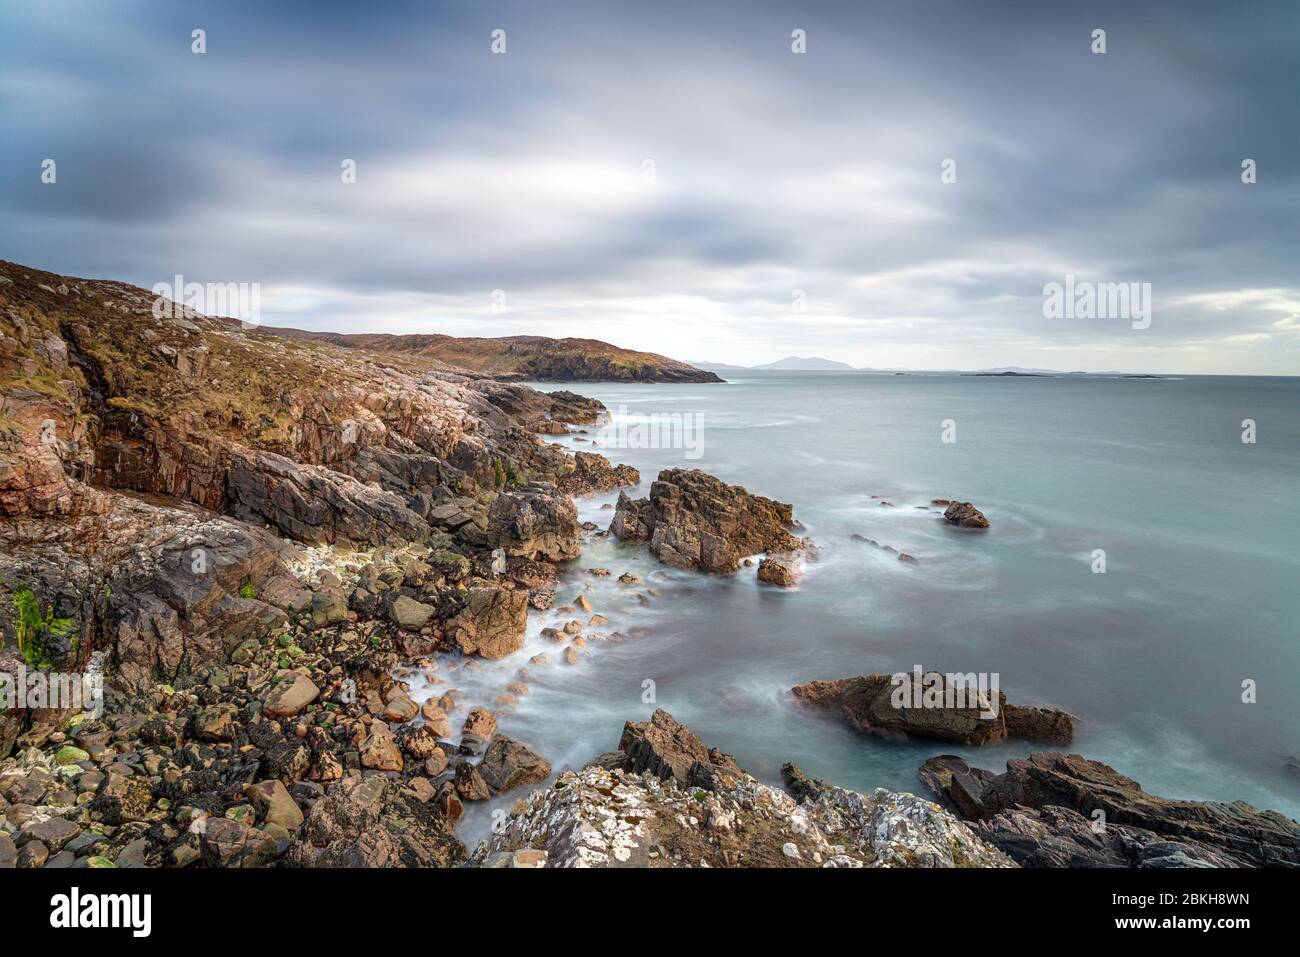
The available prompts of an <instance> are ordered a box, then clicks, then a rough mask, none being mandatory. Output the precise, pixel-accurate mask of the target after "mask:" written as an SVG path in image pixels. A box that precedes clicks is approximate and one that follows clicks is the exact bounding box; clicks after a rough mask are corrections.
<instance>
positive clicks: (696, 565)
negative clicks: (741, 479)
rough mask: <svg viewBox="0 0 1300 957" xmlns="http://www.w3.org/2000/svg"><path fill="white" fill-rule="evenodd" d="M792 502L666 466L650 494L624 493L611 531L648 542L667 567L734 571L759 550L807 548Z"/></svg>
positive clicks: (694, 471) (699, 473)
mask: <svg viewBox="0 0 1300 957" xmlns="http://www.w3.org/2000/svg"><path fill="white" fill-rule="evenodd" d="M793 520H794V519H793V513H792V509H791V507H790V506H789V505H785V504H783V503H781V502H776V501H773V500H772V499H770V498H763V497H762V496H760V495H752V494H750V493H749V492H748V491H746V490H745V489H743V488H741V487H740V486H738V485H728V484H726V483H725V482H723V481H721V480H720V479H716V478H714V477H713V476H712V475H709V474H708V473H706V472H701V471H699V470H698V469H666V470H664V471H662V472H660V473H659V478H658V479H656V480H655V482H654V483H653V484H652V485H651V486H650V494H649V496H648V497H647V498H643V499H635V500H634V499H631V498H629V497H628V495H627V493H626V492H620V493H619V499H618V505H617V506H616V509H615V512H614V520H613V521H612V522H611V524H610V527H609V530H610V532H611V533H612V534H613V535H615V536H616V537H617V538H619V539H621V540H623V541H647V542H649V543H650V551H651V553H652V554H653V555H654V556H655V557H656V558H658V559H659V560H660V561H661V562H663V563H664V564H666V565H672V566H673V567H676V568H687V569H699V570H701V571H707V572H734V571H736V570H737V569H739V568H740V560H741V559H742V558H744V557H745V556H746V555H752V554H754V553H756V552H766V551H772V552H792V551H796V550H798V549H799V548H801V547H802V545H801V543H800V542H799V540H798V539H796V538H795V537H794V536H793V535H792V534H791V533H790V529H791V528H792V525H793Z"/></svg>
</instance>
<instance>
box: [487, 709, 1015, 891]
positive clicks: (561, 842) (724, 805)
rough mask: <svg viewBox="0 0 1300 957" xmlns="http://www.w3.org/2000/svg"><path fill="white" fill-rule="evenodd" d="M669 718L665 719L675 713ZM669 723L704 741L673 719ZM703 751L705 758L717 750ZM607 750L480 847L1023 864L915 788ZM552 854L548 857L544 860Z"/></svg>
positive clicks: (588, 858)
mask: <svg viewBox="0 0 1300 957" xmlns="http://www.w3.org/2000/svg"><path fill="white" fill-rule="evenodd" d="M665 719H666V720H665ZM665 719H660V722H661V723H662V724H663V725H664V726H665V727H668V724H667V722H672V726H674V727H675V728H676V729H680V730H679V731H677V732H676V733H675V735H674V736H675V737H676V738H678V739H680V738H683V737H685V736H687V735H689V737H690V738H694V741H692V742H690V743H689V744H686V745H684V747H685V748H686V750H689V751H694V750H696V742H698V738H695V736H694V735H692V734H691V733H690V732H689V731H688V730H686V729H684V728H681V726H680V725H677V723H676V722H675V721H672V719H671V716H667V715H665ZM698 747H699V748H700V749H703V750H704V752H705V753H706V754H716V753H717V752H716V751H713V750H711V749H705V748H704V746H703V745H702V744H699V745H698ZM628 759H629V755H627V754H625V753H623V752H618V753H616V754H611V755H607V756H602V758H600V759H598V761H597V762H593V763H592V764H589V765H588V766H587V767H585V768H583V769H582V770H580V771H565V772H564V773H562V774H561V775H560V776H559V778H558V779H557V780H556V782H555V784H554V785H553V786H551V787H548V788H545V789H542V790H539V791H534V792H533V793H532V795H531V796H530V797H529V798H528V799H527V801H526V802H524V803H523V805H522V806H517V807H516V809H515V810H514V811H512V813H511V814H510V815H509V816H507V817H506V819H505V821H504V822H503V823H502V824H501V826H499V827H497V828H494V830H493V835H492V837H491V838H490V839H489V840H488V841H485V842H484V843H482V844H480V845H479V846H478V848H477V849H476V850H475V851H474V854H473V856H472V857H471V860H470V863H471V864H472V865H475V866H502V864H503V861H505V860H508V858H504V857H503V855H511V856H513V855H516V854H518V853H520V852H523V851H525V850H528V851H534V852H540V854H539V856H538V857H536V858H533V861H534V863H535V864H536V865H537V866H545V867H696V866H708V867H745V866H748V867H1014V866H1015V864H1014V862H1012V861H1011V860H1010V859H1009V858H1008V857H1006V856H1005V855H1004V854H1002V853H1001V852H1000V851H998V850H997V849H996V848H994V847H993V846H991V845H989V844H987V843H986V842H984V841H982V840H981V839H980V838H978V837H977V836H976V835H975V834H973V833H972V832H971V830H970V829H969V828H968V827H967V826H966V825H965V824H963V823H962V822H960V821H959V820H957V819H956V818H955V817H954V816H953V815H952V814H950V813H948V812H947V811H944V810H943V809H941V808H939V807H938V806H937V805H935V804H933V803H932V802H930V801H925V800H922V799H920V798H917V797H915V796H913V795H910V794H898V793H894V792H889V791H884V790H880V791H876V792H875V794H874V795H872V796H870V797H868V796H866V795H863V794H858V793H856V792H853V791H846V790H844V789H842V788H836V787H830V786H826V787H825V788H824V789H822V790H820V791H818V793H817V795H816V798H815V800H814V799H812V798H811V797H809V798H805V799H804V800H803V801H798V800H796V799H794V798H792V797H790V796H789V795H788V794H786V793H784V792H783V791H780V790H778V789H776V788H772V787H769V786H768V785H766V784H763V783H761V782H759V781H757V780H755V779H754V778H753V777H751V776H750V775H749V774H747V773H745V772H744V771H741V770H739V769H735V770H731V771H728V773H727V774H725V775H719V776H717V777H715V778H714V781H713V784H714V787H713V789H712V790H698V789H697V788H696V787H694V786H690V787H683V786H682V785H681V784H680V783H679V781H678V779H677V777H676V776H674V775H672V774H669V775H667V776H666V777H662V778H661V777H660V776H658V775H657V774H655V773H650V772H646V773H637V772H635V771H632V770H628V769H627V768H626V765H627V764H628V763H629V762H628ZM543 854H544V855H545V856H544V858H543V857H541V855H543Z"/></svg>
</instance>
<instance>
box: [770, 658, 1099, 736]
mask: <svg viewBox="0 0 1300 957" xmlns="http://www.w3.org/2000/svg"><path fill="white" fill-rule="evenodd" d="M952 678H958V679H960V678H962V676H957V675H953V676H949V675H944V674H941V673H939V672H927V673H926V674H925V675H924V676H923V678H922V679H921V680H920V681H917V679H916V676H915V674H914V673H912V672H903V673H902V675H901V680H900V681H897V682H896V681H895V680H894V676H893V675H859V676H858V677H856V678H840V679H838V680H835V681H810V682H808V683H807V684H801V685H796V686H795V687H794V688H791V689H790V691H791V693H792V694H793V695H794V697H795V699H796V700H797V701H798V702H799V703H800V704H803V705H806V706H808V707H811V708H814V709H817V710H820V711H826V712H829V713H831V714H835V715H838V716H840V717H842V718H843V719H844V720H845V721H846V722H847V723H848V724H849V725H850V726H851V727H852V728H854V729H855V730H857V731H861V732H862V733H863V734H872V735H884V736H890V735H906V736H909V737H916V738H930V739H934V740H938V741H955V742H958V743H961V744H967V745H980V744H991V743H995V742H998V741H1004V740H1006V739H1007V738H1008V737H1020V738H1027V739H1029V740H1039V741H1049V742H1059V743H1063V744H1068V743H1069V742H1070V740H1071V739H1072V738H1073V736H1074V718H1073V717H1072V716H1071V715H1069V714H1067V713H1066V712H1064V711H1059V710H1057V709H1055V708H1031V707H1021V706H1013V705H1008V704H1007V703H1006V694H1005V693H1004V692H1002V691H1000V690H999V691H998V692H996V694H994V693H993V691H992V689H986V691H985V693H984V695H983V697H980V696H979V689H978V687H977V684H976V676H974V675H970V676H966V678H967V680H966V682H965V683H964V684H963V682H962V681H961V680H957V681H954V680H950V679H952Z"/></svg>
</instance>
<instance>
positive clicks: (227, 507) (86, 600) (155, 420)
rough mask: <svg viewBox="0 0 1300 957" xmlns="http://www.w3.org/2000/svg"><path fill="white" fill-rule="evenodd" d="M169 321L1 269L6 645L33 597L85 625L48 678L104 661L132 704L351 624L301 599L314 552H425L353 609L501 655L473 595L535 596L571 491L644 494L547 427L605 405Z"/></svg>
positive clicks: (92, 290)
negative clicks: (20, 603) (276, 633)
mask: <svg viewBox="0 0 1300 957" xmlns="http://www.w3.org/2000/svg"><path fill="white" fill-rule="evenodd" d="M156 304H157V299H156V297H155V296H154V295H153V294H152V293H150V292H147V291H146V290H143V289H138V288H135V287H132V286H129V285H126V284H123V283H115V282H104V281H92V280H78V279H71V278H67V277H63V276H57V275H53V274H50V273H45V272H41V271H38V270H34V269H29V268H26V267H23V266H20V265H16V264H13V263H0V582H2V584H0V610H2V611H0V626H3V630H4V637H5V640H6V644H13V643H14V641H15V638H16V634H15V629H16V627H17V624H18V622H17V621H16V620H15V619H14V614H13V607H12V598H13V595H14V593H15V592H16V591H19V590H22V591H30V592H31V593H32V594H33V595H34V598H35V602H36V606H37V610H38V611H39V612H40V613H41V614H46V613H48V614H49V615H52V616H54V617H56V618H68V619H70V620H71V622H72V625H71V627H70V628H66V629H54V630H50V631H49V632H48V633H47V634H44V635H43V636H41V637H42V641H43V642H44V643H45V645H47V646H48V647H44V648H42V649H41V651H40V654H42V655H44V656H45V657H44V659H43V660H45V661H47V662H48V663H52V664H64V665H69V666H72V665H84V664H85V662H86V660H87V659H88V657H89V655H90V654H91V653H92V652H94V651H103V652H105V653H106V654H107V655H108V659H109V660H108V665H109V667H108V671H109V674H110V675H111V676H112V678H113V680H114V682H115V683H116V684H118V685H120V686H122V687H124V688H127V689H138V688H143V687H145V686H146V685H147V684H148V682H149V681H150V680H151V679H163V680H171V679H174V678H176V677H177V676H179V675H181V674H182V673H191V672H194V671H196V670H198V668H199V667H200V666H201V665H204V664H206V663H210V662H212V661H214V660H220V659H222V658H224V657H226V656H228V655H229V653H230V652H231V650H232V649H233V648H234V647H236V646H238V645H239V643H240V642H242V641H244V640H245V639H247V638H249V637H251V636H254V635H258V634H265V633H266V632H267V631H268V630H271V629H275V628H278V627H280V626H281V624H282V623H283V622H284V620H285V616H286V612H287V613H290V614H296V613H298V612H301V611H303V610H304V606H303V602H306V603H307V605H309V606H310V609H309V610H310V611H311V613H313V614H317V615H318V616H320V617H321V618H322V619H323V620H325V621H328V620H329V619H330V616H332V615H338V614H342V613H346V612H349V611H351V612H353V614H354V615H355V614H356V612H355V609H349V608H348V602H349V598H350V596H349V595H347V594H338V593H337V591H334V592H332V591H331V588H332V587H334V586H332V585H331V584H330V583H329V582H328V581H315V582H309V583H306V584H308V585H309V586H319V588H318V589H317V590H316V592H315V594H312V593H311V592H308V593H307V594H306V598H301V597H299V596H301V595H302V594H303V587H302V586H303V584H304V582H302V581H300V580H298V579H297V578H295V576H294V575H292V574H291V573H290V570H289V566H290V565H291V564H292V563H293V562H294V561H295V555H296V554H297V548H296V546H299V545H310V544H318V543H328V544H331V545H334V546H339V547H349V548H362V547H373V546H376V545H388V544H393V543H408V542H414V543H420V544H422V545H423V546H424V548H425V555H426V558H427V559H428V561H424V560H422V564H423V565H425V566H428V568H429V569H430V571H429V573H427V574H426V573H423V572H419V571H418V570H417V571H416V572H415V573H413V574H412V575H411V576H410V580H409V582H407V581H406V580H405V579H404V578H401V577H399V579H398V581H397V582H396V583H395V584H394V585H393V586H392V587H387V586H386V587H385V588H383V589H379V588H378V585H376V586H375V587H376V589H378V593H377V594H376V593H374V592H370V591H368V590H366V589H362V591H363V592H364V594H363V595H362V596H360V601H361V603H362V605H363V612H362V613H363V614H364V613H367V611H368V612H370V613H373V614H377V615H379V616H380V617H388V614H389V607H390V605H391V603H392V602H394V601H396V599H397V597H398V596H399V594H400V595H404V596H405V597H407V598H409V599H411V600H412V601H422V602H423V603H426V604H430V603H432V604H436V605H437V607H438V608H439V609H440V614H439V615H438V616H432V615H431V616H429V617H430V618H432V619H433V620H432V621H429V622H426V624H425V625H424V626H423V627H424V628H425V629H427V633H426V634H425V636H424V637H425V638H426V639H428V640H427V641H426V642H425V644H426V645H427V646H432V645H435V644H437V643H438V642H440V641H445V642H446V643H448V644H451V643H453V642H454V641H455V638H454V637H453V632H454V633H455V634H459V635H465V634H468V633H469V632H470V631H474V632H475V633H476V634H477V635H478V638H477V639H476V647H485V648H495V647H499V644H498V642H499V639H500V636H498V635H496V634H494V633H492V628H493V627H497V626H498V625H499V624H500V622H501V621H502V620H503V619H501V618H500V616H499V615H496V614H495V612H496V609H497V607H498V606H499V605H500V602H493V601H487V600H485V599H483V598H481V597H480V598H474V597H472V596H473V594H474V592H475V590H476V589H477V590H479V591H482V590H485V589H486V590H488V591H495V590H501V589H509V588H515V587H523V588H524V589H525V590H529V589H531V590H534V591H535V590H536V589H537V587H538V585H539V583H544V582H545V581H547V580H548V578H553V577H554V570H553V567H552V565H551V563H553V562H556V561H563V560H566V559H568V558H572V557H574V556H575V555H576V554H577V538H578V527H577V522H576V516H575V513H574V511H573V506H572V503H571V502H570V501H569V499H568V494H566V493H572V494H577V493H581V492H583V491H589V490H590V489H591V487H594V486H592V485H590V483H591V482H599V483H603V487H609V484H610V483H613V484H618V483H620V482H635V481H637V476H636V473H635V470H616V469H613V467H611V466H610V465H609V463H608V462H607V461H605V460H604V459H603V458H601V457H599V456H594V457H591V458H589V460H588V461H585V462H583V463H582V467H581V468H579V467H578V464H577V463H576V462H575V460H574V458H573V457H572V456H569V455H567V454H566V453H564V452H563V451H561V450H560V449H558V448H556V447H554V446H552V445H549V444H546V443H543V442H542V441H540V440H539V439H538V438H537V436H536V435H535V434H534V433H536V432H562V431H565V429H566V423H570V422H572V423H588V422H592V421H594V420H595V418H596V417H597V416H598V415H599V414H600V413H601V412H602V411H603V407H602V406H601V405H600V403H598V402H594V401H592V400H589V399H585V398H583V397H581V396H577V395H574V394H573V393H569V392H559V393H555V394H553V395H546V394H543V393H540V392H536V391H534V390H532V389H529V388H527V387H525V386H522V385H518V384H514V383H502V382H496V381H493V380H489V379H482V378H476V377H473V376H470V375H464V374H460V373H457V372H455V371H452V370H449V369H446V368H442V369H439V370H435V371H431V370H430V369H429V368H428V366H429V363H428V362H427V361H426V360H424V359H422V358H421V357H419V356H416V355H410V354H405V353H403V352H400V351H389V352H384V353H383V354H376V353H371V352H368V351H366V350H363V349H361V348H358V347H356V346H355V345H350V346H347V347H342V346H338V345H334V344H331V343H330V342H328V341H321V340H299V339H290V338H284V337H281V336H275V335H269V334H267V333H265V332H261V331H258V330H256V329H248V328H243V327H242V326H241V325H240V324H239V323H238V322H235V321H232V320H227V319H220V318H211V317H206V316H203V315H200V314H198V313H195V312H194V311H192V310H190V309H187V308H184V307H181V306H175V308H174V309H168V310H159V309H156V308H155V306H156ZM597 460H598V461H597ZM557 483H562V484H563V487H564V492H561V491H559V489H558V487H557ZM493 550H499V551H500V553H501V556H502V557H501V561H500V562H499V563H496V564H495V567H494V568H493V569H492V570H489V569H488V564H490V563H489V562H488V561H487V557H488V556H489V555H490V553H492V552H493ZM476 561H477V562H478V564H477V565H476V566H474V567H475V568H477V572H475V571H471V570H470V568H471V563H473V562H476ZM539 563H540V565H539ZM548 568H549V569H550V571H548V570H547V569H548ZM482 576H486V577H482ZM521 583H522V586H521ZM390 584H391V583H390ZM448 588H450V592H449V593H448V594H447V596H446V598H445V600H438V599H439V596H440V595H441V591H440V589H441V590H446V589H448ZM403 589H405V591H403ZM525 598H526V596H525ZM313 602H314V603H315V604H312V603H313ZM318 606H319V607H318ZM371 606H373V607H371ZM480 612H482V613H483V614H485V615H486V621H478V620H476V616H477V615H478V614H479V613H480ZM452 619H455V620H456V621H457V622H458V624H457V625H456V626H455V628H447V629H444V628H442V627H441V623H442V622H445V621H450V620H452Z"/></svg>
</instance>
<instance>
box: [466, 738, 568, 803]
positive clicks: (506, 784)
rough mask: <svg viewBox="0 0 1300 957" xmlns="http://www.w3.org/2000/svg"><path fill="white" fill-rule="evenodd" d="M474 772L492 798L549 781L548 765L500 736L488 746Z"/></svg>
mask: <svg viewBox="0 0 1300 957" xmlns="http://www.w3.org/2000/svg"><path fill="white" fill-rule="evenodd" d="M478 772H479V774H480V775H481V776H482V778H483V780H484V781H485V782H486V783H487V786H488V787H489V788H491V789H492V791H493V793H495V794H504V793H505V792H506V791H513V790H514V789H515V788H521V787H524V786H526V785H529V784H536V783H537V782H538V781H542V780H544V779H545V778H547V777H549V776H550V774H551V765H550V762H548V761H547V760H546V759H545V758H543V757H542V756H541V755H539V754H537V753H536V752H535V751H533V750H532V749H531V748H529V747H528V746H527V745H525V744H522V743H520V742H519V741H516V740H515V739H514V738H511V737H507V736H506V735H504V734H498V735H496V736H495V737H493V738H492V741H491V743H490V744H488V747H487V751H485V752H484V753H483V760H482V761H480V762H479V765H478Z"/></svg>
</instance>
